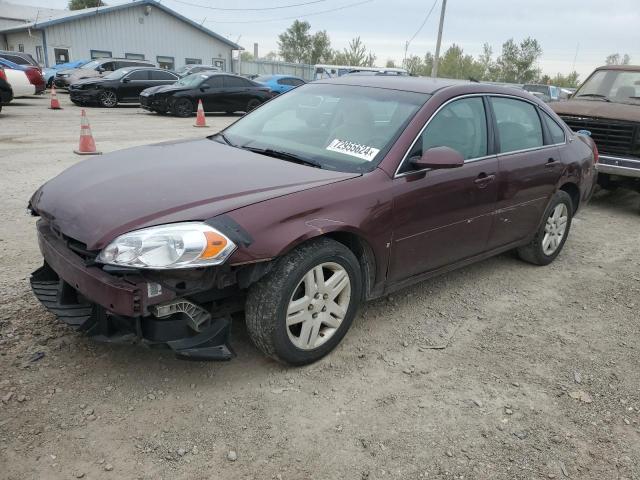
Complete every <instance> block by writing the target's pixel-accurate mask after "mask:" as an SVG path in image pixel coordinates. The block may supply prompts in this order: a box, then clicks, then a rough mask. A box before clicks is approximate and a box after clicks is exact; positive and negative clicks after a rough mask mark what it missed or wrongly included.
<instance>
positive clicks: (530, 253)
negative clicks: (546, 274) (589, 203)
mask: <svg viewBox="0 0 640 480" xmlns="http://www.w3.org/2000/svg"><path fill="white" fill-rule="evenodd" d="M572 217H573V202H572V201H571V197H570V196H569V194H568V193H567V192H564V191H562V190H560V191H558V192H556V193H555V195H554V196H553V197H552V198H551V202H550V203H549V206H548V207H547V210H546V211H545V213H544V217H543V218H544V222H543V223H542V225H541V226H540V228H539V229H538V231H537V232H536V235H535V236H534V237H533V240H532V241H531V243H529V244H528V245H526V246H524V247H520V248H518V256H519V257H520V258H521V259H522V260H524V261H526V262H529V263H533V264H534V265H548V264H550V263H551V262H553V261H554V260H555V258H556V257H557V256H558V255H559V254H560V251H561V250H562V247H564V244H565V242H566V241H567V235H569V229H570V228H571V219H572Z"/></svg>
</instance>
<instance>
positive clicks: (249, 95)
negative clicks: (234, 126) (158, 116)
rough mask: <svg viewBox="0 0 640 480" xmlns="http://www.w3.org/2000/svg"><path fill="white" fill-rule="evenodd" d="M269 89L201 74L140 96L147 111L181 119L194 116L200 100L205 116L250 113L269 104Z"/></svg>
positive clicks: (237, 78) (234, 78)
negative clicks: (224, 113) (260, 106)
mask: <svg viewBox="0 0 640 480" xmlns="http://www.w3.org/2000/svg"><path fill="white" fill-rule="evenodd" d="M272 96H273V94H272V93H271V91H270V90H269V88H268V87H265V86H263V85H260V84H259V83H256V82H254V81H252V80H248V79H246V78H242V77H240V76H238V75H231V74H228V73H217V72H201V73H194V74H191V75H187V76H186V77H183V78H181V79H180V80H179V81H178V82H176V83H174V84H173V85H166V86H162V87H152V88H148V89H146V90H143V91H142V93H141V94H140V105H141V106H142V108H144V109H146V110H150V111H153V112H158V113H171V114H173V115H176V116H178V117H189V116H191V115H193V114H194V112H195V111H196V108H197V104H198V100H202V106H203V108H204V110H205V111H206V112H226V113H233V112H238V111H242V112H248V111H250V110H253V109H254V108H256V107H257V106H259V105H260V104H261V103H263V102H266V101H267V100H269V99H270V98H271V97H272Z"/></svg>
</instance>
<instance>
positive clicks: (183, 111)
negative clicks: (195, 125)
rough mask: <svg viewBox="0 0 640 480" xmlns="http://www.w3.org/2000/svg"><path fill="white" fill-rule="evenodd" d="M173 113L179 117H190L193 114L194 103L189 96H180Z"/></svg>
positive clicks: (174, 105)
mask: <svg viewBox="0 0 640 480" xmlns="http://www.w3.org/2000/svg"><path fill="white" fill-rule="evenodd" d="M172 110H173V114H174V115H176V116H177V117H182V118H186V117H190V116H191V115H193V103H191V100H189V99H187V98H179V99H177V100H176V101H175V103H174V104H173V109H172Z"/></svg>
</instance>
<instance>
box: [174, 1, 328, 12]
mask: <svg viewBox="0 0 640 480" xmlns="http://www.w3.org/2000/svg"><path fill="white" fill-rule="evenodd" d="M172 1H173V2H176V3H181V4H183V5H189V6H190V7H198V8H207V9H209V10H220V11H225V12H257V11H264V10H281V9H283V8H293V7H302V6H304V5H313V4H315V3H322V2H326V1H327V0H312V1H310V2H302V3H291V4H289V5H279V6H277V7H259V8H225V7H210V6H209V5H200V4H197V3H191V2H185V1H184V0H172Z"/></svg>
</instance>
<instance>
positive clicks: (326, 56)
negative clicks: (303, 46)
mask: <svg viewBox="0 0 640 480" xmlns="http://www.w3.org/2000/svg"><path fill="white" fill-rule="evenodd" d="M332 56H333V51H332V50H331V40H329V35H327V32H326V30H322V31H320V32H316V33H315V34H313V36H312V37H311V52H310V55H309V59H308V62H307V63H310V64H311V65H315V64H316V63H325V62H330V61H331V57H332Z"/></svg>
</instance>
